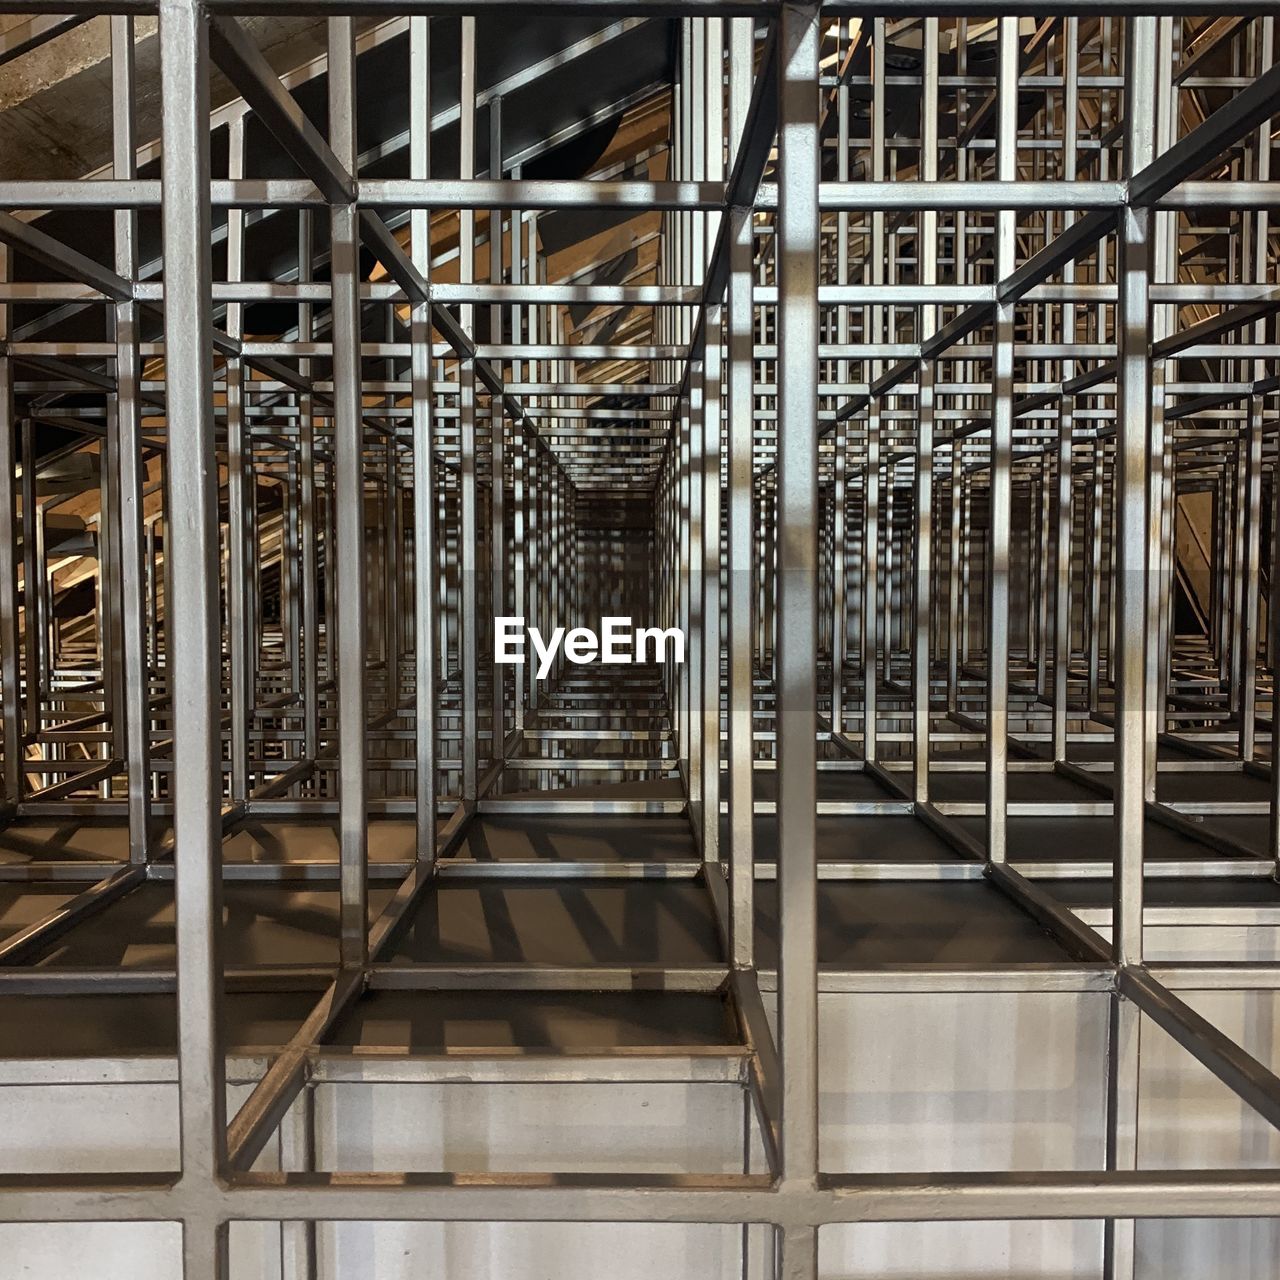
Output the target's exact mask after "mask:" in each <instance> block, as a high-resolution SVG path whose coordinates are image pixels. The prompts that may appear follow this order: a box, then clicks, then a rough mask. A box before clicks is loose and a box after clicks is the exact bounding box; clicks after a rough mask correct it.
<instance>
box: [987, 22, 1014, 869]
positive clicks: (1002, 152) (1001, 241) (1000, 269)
mask: <svg viewBox="0 0 1280 1280" xmlns="http://www.w3.org/2000/svg"><path fill="white" fill-rule="evenodd" d="M999 23H1000V27H999V35H998V45H997V58H998V68H997V74H996V176H997V178H998V179H999V180H1000V181H1001V182H1012V181H1013V180H1014V179H1015V178H1016V177H1017V173H1018V151H1017V148H1018V55H1019V51H1020V45H1019V40H1018V19H1017V18H1001V19H999ZM1017 235H1018V215H1017V212H1016V211H1015V210H1013V209H1000V210H997V212H996V237H995V278H996V279H997V280H1005V279H1007V278H1008V277H1009V276H1011V275H1012V274H1013V269H1014V265H1015V263H1016V262H1017V255H1018V240H1017ZM1013 340H1014V304H1013V303H1012V302H1008V303H1006V302H998V303H997V304H996V308H995V316H994V321H993V326H992V334H991V376H992V382H991V467H990V471H989V472H988V489H987V493H988V511H989V517H988V519H989V525H990V530H991V533H990V539H991V540H990V547H989V551H988V556H987V564H988V575H989V577H988V582H987V595H988V599H989V601H990V608H989V610H988V613H987V857H988V859H989V860H990V861H991V862H996V863H1002V862H1004V861H1005V860H1006V858H1007V855H1008V845H1007V840H1008V824H1007V821H1006V818H1007V813H1008V791H1009V774H1008V769H1009V622H1010V612H1009V541H1010V538H1009V527H1010V516H1011V508H1012V496H1013V397H1014V387H1013Z"/></svg>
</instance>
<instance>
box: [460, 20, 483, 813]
mask: <svg viewBox="0 0 1280 1280" xmlns="http://www.w3.org/2000/svg"><path fill="white" fill-rule="evenodd" d="M458 67H459V75H460V77H461V82H460V89H459V93H460V97H459V103H460V111H461V116H460V125H459V128H460V143H459V146H460V150H459V155H458V176H459V177H460V178H461V179H462V180H463V181H464V182H465V181H467V180H469V179H471V178H474V177H475V174H476V20H475V18H473V17H464V18H463V19H462V43H461V50H460V56H459V63H458ZM475 231H476V215H475V210H474V209H462V210H460V212H459V215H458V237H459V239H458V279H459V280H460V281H461V282H462V283H463V284H470V283H472V281H473V280H474V278H475V240H476V234H475ZM459 320H460V322H461V324H462V328H463V329H464V330H465V331H466V333H467V334H468V335H470V334H471V333H472V331H473V329H474V327H475V307H474V305H473V304H472V303H464V304H463V305H462V306H461V308H459ZM458 413H459V470H458V484H459V496H460V499H461V503H460V526H459V531H458V539H459V546H458V564H459V575H458V578H459V588H458V589H459V592H460V602H459V615H460V616H459V630H458V644H459V648H460V650H461V652H460V653H459V655H458V656H459V667H460V668H461V671H462V799H463V803H464V804H468V805H472V804H474V803H475V800H476V781H477V777H476V772H477V770H476V761H477V753H478V738H479V723H480V721H479V710H480V709H479V707H478V706H477V699H478V697H479V663H480V652H479V641H480V636H479V632H478V629H477V619H476V610H477V607H478V603H479V601H478V596H479V584H478V582H477V574H476V542H477V539H478V538H479V534H480V530H479V522H478V513H477V509H476V366H475V361H474V360H473V359H470V358H467V357H463V358H461V359H459V361H458Z"/></svg>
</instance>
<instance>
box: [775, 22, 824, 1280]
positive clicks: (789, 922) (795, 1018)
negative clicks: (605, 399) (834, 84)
mask: <svg viewBox="0 0 1280 1280" xmlns="http://www.w3.org/2000/svg"><path fill="white" fill-rule="evenodd" d="M778 21H779V30H778V38H779V47H778V57H779V80H778V220H777V232H776V234H777V251H776V272H777V280H778V348H779V350H780V351H785V352H786V353H787V355H786V359H784V360H779V362H778V467H777V472H778V508H779V510H778V562H779V563H778V655H777V670H778V676H777V681H776V685H775V688H776V716H777V735H778V848H779V851H780V852H779V859H778V900H779V912H780V918H781V935H782V936H781V950H780V954H779V962H778V968H779V979H778V981H779V986H778V993H779V997H778V1020H779V1029H780V1041H781V1050H782V1071H783V1098H782V1117H783V1126H782V1152H781V1157H782V1175H783V1179H784V1181H786V1180H806V1181H807V1180H811V1179H813V1178H814V1176H815V1175H816V1173H817V1168H818V1000H817V940H816V918H815V912H816V894H817V864H816V855H815V845H814V841H815V823H814V815H815V812H816V804H817V792H816V780H817V758H816V733H817V693H818V691H817V676H816V670H815V663H814V647H815V644H816V639H817V632H818V601H817V550H818V548H817V527H818V295H817V283H818V231H819V213H818V166H819V155H818V90H817V78H818V6H817V5H797V4H784V5H783V7H782V10H781V14H780V16H779V20H778ZM784 1252H786V1246H785V1244H784ZM802 1252H803V1253H804V1256H805V1257H806V1258H807V1257H808V1256H809V1255H808V1251H807V1250H804V1251H802ZM784 1271H785V1272H786V1273H787V1274H789V1276H791V1277H795V1280H799V1277H801V1276H805V1275H812V1267H811V1266H807V1265H799V1264H797V1266H796V1267H794V1268H790V1267H787V1268H784Z"/></svg>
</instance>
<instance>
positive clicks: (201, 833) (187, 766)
mask: <svg viewBox="0 0 1280 1280" xmlns="http://www.w3.org/2000/svg"><path fill="white" fill-rule="evenodd" d="M160 67H161V90H162V93H163V96H164V101H165V112H164V120H163V142H164V147H163V152H162V156H161V180H162V182H163V195H164V206H163V214H162V221H163V231H164V283H165V295H166V299H165V339H166V360H165V367H166V393H167V395H166V399H167V418H168V424H169V431H168V453H169V473H170V489H171V501H172V505H171V508H170V518H169V522H168V525H167V527H166V531H165V532H166V535H167V536H166V547H165V550H166V553H167V554H166V559H168V560H169V561H170V562H171V564H172V568H173V572H172V576H171V590H170V594H169V595H168V597H167V599H166V604H167V605H168V615H169V616H168V619H167V629H168V632H169V635H170V639H171V644H170V657H171V661H172V669H173V765H174V774H173V778H174V782H173V787H174V814H173V828H174V840H175V846H174V847H175V851H176V852H175V861H176V872H177V874H176V877H175V889H176V894H177V917H176V925H177V936H178V1070H179V1081H180V1084H179V1090H178V1098H179V1102H178V1107H179V1114H180V1120H181V1126H180V1132H181V1159H182V1166H181V1167H182V1181H183V1183H184V1184H186V1185H189V1186H191V1187H192V1188H193V1189H194V1188H201V1187H209V1188H212V1185H213V1183H214V1181H215V1179H217V1177H218V1176H219V1174H220V1173H221V1170H222V1167H223V1164H224V1163H225V1159H226V1066H225V1060H224V1057H223V1037H222V982H223V976H222V959H221V934H222V865H221V832H220V823H219V817H218V814H219V808H220V802H221V797H222V780H221V767H220V757H221V749H220V741H219V738H220V735H219V706H220V704H221V701H222V689H221V672H220V660H219V658H220V652H221V645H220V643H219V638H218V612H219V605H218V565H217V546H218V481H217V476H218V471H217V463H216V458H215V455H214V443H213V344H212V335H211V330H210V317H211V316H212V313H213V304H212V266H211V253H210V245H211V243H212V237H211V234H210V214H209V55H208V37H207V28H206V22H205V14H204V10H203V6H202V5H200V4H198V3H194V2H193V0H161V3H160ZM197 1200H198V1197H195V1198H193V1200H192V1201H191V1203H196V1202H197ZM183 1227H184V1229H183V1264H184V1265H183V1275H184V1277H185V1280H226V1276H227V1271H228V1260H227V1256H226V1238H227V1230H226V1226H225V1224H223V1223H220V1222H219V1221H217V1219H216V1218H209V1219H205V1218H204V1217H199V1218H192V1219H188V1220H187V1221H186V1222H184V1224H183Z"/></svg>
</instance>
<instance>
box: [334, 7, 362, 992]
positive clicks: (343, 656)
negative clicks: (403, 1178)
mask: <svg viewBox="0 0 1280 1280" xmlns="http://www.w3.org/2000/svg"><path fill="white" fill-rule="evenodd" d="M355 74H356V68H355V42H354V38H353V35H352V26H351V19H350V18H330V19H329V134H330V145H331V146H332V148H333V152H334V155H336V156H337V158H338V162H339V163H340V164H341V165H342V166H343V167H344V168H345V169H346V171H347V172H348V173H349V174H351V175H352V177H354V176H355V165H356V119H355V110H356V102H355ZM356 218H357V214H356V206H355V205H354V204H345V203H340V204H335V205H333V206H332V207H331V209H330V211H329V226H330V233H329V238H330V255H331V261H332V290H333V303H332V306H333V471H334V488H333V494H334V506H335V508H336V512H335V515H336V522H337V529H336V533H337V546H336V547H335V548H334V549H333V550H334V553H335V554H334V556H333V557H332V564H333V569H334V575H333V576H334V588H335V590H334V593H333V595H334V600H333V603H334V604H335V605H336V608H332V609H331V610H330V619H331V622H332V625H333V629H334V632H335V633H336V636H335V638H336V642H337V644H336V657H337V660H336V672H337V684H338V824H339V838H340V856H341V861H342V873H341V878H342V884H341V887H342V962H343V964H344V965H345V966H348V967H360V966H363V965H364V964H365V963H366V961H367V959H368V942H369V937H368V935H369V930H368V892H369V886H368V874H367V861H368V828H367V822H366V817H365V797H366V787H367V779H366V770H365V720H366V716H367V705H368V693H367V673H366V663H365V645H366V640H365V636H366V632H365V625H366V619H365V614H366V599H365V579H366V576H367V565H366V560H365V495H364V416H363V409H362V397H361V381H360V379H361V368H360V334H361V324H360V245H359V237H358V232H357V225H356Z"/></svg>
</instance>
